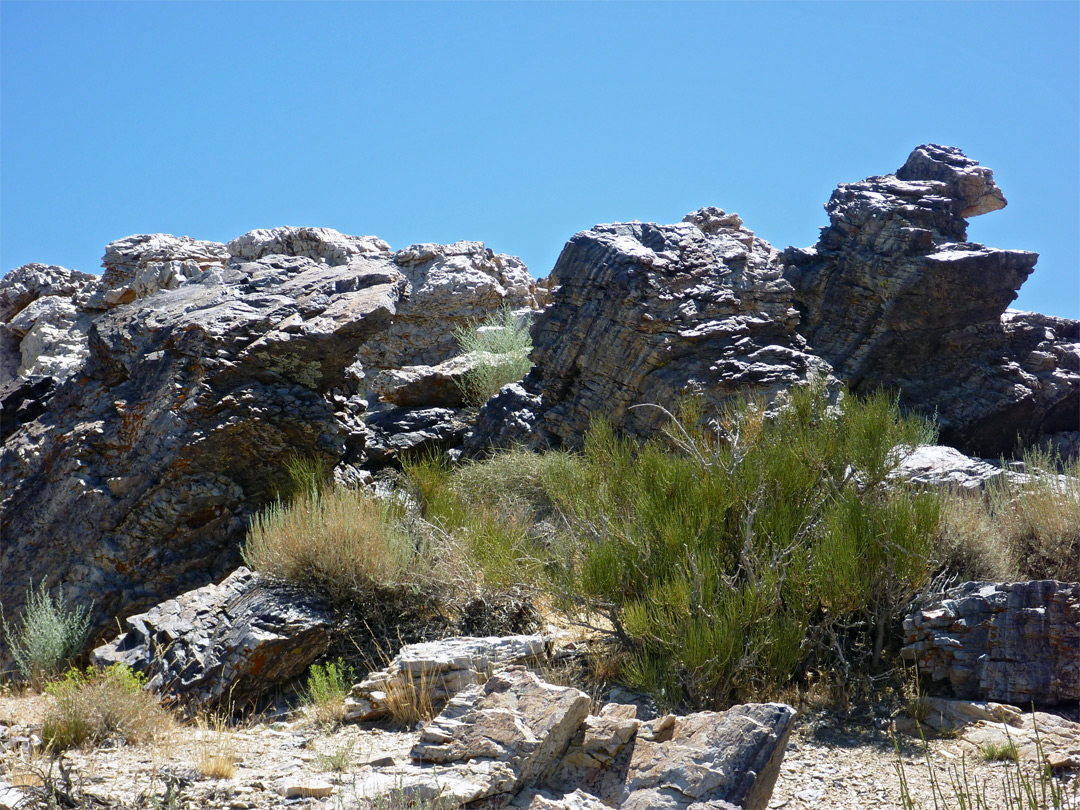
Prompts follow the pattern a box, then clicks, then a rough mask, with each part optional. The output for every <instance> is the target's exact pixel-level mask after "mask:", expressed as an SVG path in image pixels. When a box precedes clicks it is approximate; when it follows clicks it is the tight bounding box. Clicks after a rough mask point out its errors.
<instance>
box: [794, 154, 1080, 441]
mask: <svg viewBox="0 0 1080 810" xmlns="http://www.w3.org/2000/svg"><path fill="white" fill-rule="evenodd" d="M1004 205H1005V198H1004V195H1003V194H1002V193H1001V191H1000V189H998V187H997V186H996V185H995V183H994V179H993V173H992V172H991V171H990V170H989V169H987V168H985V167H982V166H979V165H978V163H976V162H975V161H973V160H970V159H969V158H967V157H965V156H964V154H963V153H962V152H961V151H960V150H958V149H954V148H951V147H942V146H937V145H933V144H930V145H925V146H920V147H918V148H917V149H915V151H913V152H912V153H911V156H910V157H909V158H908V160H907V162H906V163H905V164H904V165H903V166H902V167H901V168H900V169H899V170H898V171H897V172H896V174H895V175H887V176H884V177H871V178H868V179H866V180H863V181H861V182H858V183H845V184H841V185H840V186H839V187H838V188H837V190H836V191H835V192H834V193H833V195H832V197H831V198H830V200H829V202H828V204H827V205H826V206H825V208H826V211H828V214H829V222H830V224H829V226H828V227H826V228H823V229H822V234H821V239H820V240H819V241H818V243H817V244H816V245H815V246H814V247H811V248H806V249H795V248H789V249H788V250H787V251H785V253H784V256H783V264H784V276H785V278H786V279H787V280H788V281H790V282H791V283H792V285H794V287H795V302H796V305H797V306H798V309H799V311H800V313H801V316H802V317H801V321H800V324H799V331H800V333H801V334H802V335H804V336H805V337H806V339H807V340H808V341H809V342H810V344H811V345H812V346H813V348H814V351H815V352H817V353H818V354H820V355H821V356H822V357H823V358H824V359H826V360H827V361H828V362H829V363H831V364H832V366H833V368H834V369H835V373H836V375H837V376H838V377H840V378H841V379H842V380H843V381H844V382H845V383H847V385H848V386H849V387H850V388H851V389H852V390H853V391H856V392H859V391H869V390H874V389H877V388H887V389H891V390H895V391H897V392H898V393H899V394H900V398H901V402H902V404H903V405H904V406H906V407H911V408H915V409H917V410H919V411H921V412H923V413H925V414H926V415H928V416H934V415H936V417H937V419H938V423H939V425H940V427H941V436H942V440H943V441H944V442H945V443H947V444H952V445H955V446H956V447H958V448H959V449H961V450H963V451H964V452H966V453H969V454H972V455H982V456H997V455H999V454H1001V453H1002V452H1009V451H1011V450H1013V449H1014V447H1015V444H1016V439H1017V436H1018V435H1019V436H1020V437H1021V438H1022V439H1023V440H1024V441H1031V440H1034V439H1037V438H1039V437H1041V436H1043V435H1046V434H1054V433H1057V432H1059V431H1075V430H1076V429H1077V419H1078V414H1080V324H1078V323H1077V322H1076V321H1068V320H1065V319H1060V318H1047V317H1045V316H1041V315H1029V314H1023V313H1015V312H1013V313H1006V307H1007V306H1008V305H1009V303H1010V302H1011V301H1012V300H1014V299H1015V298H1016V291H1017V290H1018V289H1019V288H1020V285H1021V284H1023V282H1024V280H1025V279H1026V278H1027V277H1028V275H1029V274H1030V273H1031V272H1032V270H1033V268H1034V266H1035V262H1036V260H1037V259H1038V254H1036V253H1029V252H1026V251H1018V250H999V249H996V248H988V247H985V246H983V245H980V244H975V243H971V242H967V241H966V236H967V221H966V219H965V218H966V217H972V216H978V215H980V214H984V213H987V212H990V211H994V210H996V209H999V208H1002V207H1004Z"/></svg>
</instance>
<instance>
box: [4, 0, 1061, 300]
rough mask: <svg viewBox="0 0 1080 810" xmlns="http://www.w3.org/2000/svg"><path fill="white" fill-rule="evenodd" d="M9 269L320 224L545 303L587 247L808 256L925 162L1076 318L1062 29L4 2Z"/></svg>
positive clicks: (769, 12)
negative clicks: (831, 227) (843, 212)
mask: <svg viewBox="0 0 1080 810" xmlns="http://www.w3.org/2000/svg"><path fill="white" fill-rule="evenodd" d="M0 24H2V30H0V37H2V43H0V45H2V50H0V59H2V65H0V81H2V86H0V115H2V118H0V125H2V141H0V144H2V159H0V184H2V189H0V192H2V193H0V206H2V207H0V222H2V234H0V241H2V256H0V271H7V270H10V269H12V268H14V267H16V266H18V265H20V264H23V263H25V262H29V261H42V262H48V263H53V264H62V265H65V266H67V267H74V268H77V269H80V270H84V271H89V272H100V269H99V265H100V257H101V254H102V253H103V251H104V247H105V244H106V243H107V242H109V241H111V240H113V239H118V238H120V237H123V236H126V235H128V234H132V233H152V232H167V233H174V234H187V235H190V236H194V237H197V238H202V239H212V240H217V241H227V240H229V239H232V238H234V237H236V236H238V235H240V234H242V233H244V232H246V231H248V230H251V229H252V228H265V227H273V226H275V225H285V224H289V225H324V226H329V227H333V228H337V229H338V230H341V231H343V232H345V233H354V234H377V235H379V236H381V237H382V238H384V239H386V240H387V241H388V242H390V244H391V246H393V247H394V248H399V247H404V246H406V245H407V244H409V243H412V242H419V241H436V242H450V241H455V240H458V239H479V240H483V241H485V242H487V243H488V245H489V246H490V247H492V248H494V249H495V250H497V251H501V252H506V253H513V254H517V255H519V256H521V257H522V258H523V259H524V260H525V261H526V262H527V263H528V265H529V267H530V268H531V270H532V271H533V273H534V275H546V274H547V272H548V271H549V270H550V269H551V266H552V265H553V264H554V261H555V259H556V257H557V256H558V253H559V251H560V250H561V248H562V245H563V244H564V242H565V241H566V240H567V239H568V238H569V237H570V236H572V235H573V234H574V233H575V232H577V231H579V230H583V229H585V228H588V227H590V226H592V225H593V224H595V223H598V222H612V221H619V220H629V219H640V220H647V221H659V222H675V221H678V220H680V219H681V218H682V216H683V214H685V213H686V212H688V211H691V210H693V209H695V208H698V207H700V206H703V205H717V206H720V207H721V208H724V209H726V210H728V211H737V212H739V213H740V214H741V215H742V217H743V219H744V220H745V221H746V224H747V226H748V227H750V228H752V229H753V230H755V231H756V232H757V233H758V235H759V236H762V237H763V238H765V239H768V240H769V241H770V242H772V243H773V244H774V245H776V246H778V247H781V248H782V247H785V246H787V245H791V244H794V245H800V246H802V245H809V244H812V243H813V242H814V241H815V240H816V238H817V228H818V227H820V226H822V225H824V224H826V216H825V213H824V211H823V210H822V205H823V203H824V202H825V201H826V200H827V199H828V196H829V194H830V192H831V191H832V189H833V188H834V187H835V185H836V184H837V183H838V182H841V181H854V180H859V179H862V178H863V177H865V176H867V175H870V174H885V173H888V172H891V171H894V170H895V169H896V168H898V167H899V166H900V165H901V164H902V163H903V161H904V159H905V158H906V156H907V154H908V152H909V151H910V150H911V149H912V148H913V147H914V146H916V145H917V144H920V143H924V142H928V141H929V142H936V143H943V144H950V145H954V146H959V147H961V148H963V149H964V150H965V151H966V152H967V154H968V155H969V156H971V157H973V158H975V159H976V160H979V161H981V162H982V163H983V164H984V165H987V166H990V167H991V168H993V169H994V171H995V176H996V178H997V180H998V183H999V185H1000V186H1001V187H1002V189H1003V190H1004V192H1005V195H1006V197H1008V199H1009V207H1008V208H1007V209H1005V210H1004V211H1000V212H997V213H994V214H990V215H988V216H985V217H980V218H978V219H975V220H973V221H972V224H971V228H970V231H969V238H971V239H972V240H973V241H980V242H985V243H987V244H990V245H993V246H996V247H1008V248H1023V249H1028V250H1035V251H1038V252H1040V253H1041V254H1042V258H1041V259H1040V260H1039V264H1038V266H1037V267H1036V270H1035V274H1034V275H1033V276H1032V277H1031V279H1030V280H1029V281H1028V283H1027V285H1025V287H1024V289H1023V291H1022V292H1021V297H1020V299H1019V300H1018V302H1017V303H1016V304H1014V306H1019V307H1021V308H1024V309H1034V310H1039V311H1043V312H1047V313H1051V314H1057V315H1065V316H1069V317H1078V316H1080V270H1078V267H1080V264H1078V262H1080V242H1078V224H1080V210H1078V198H1080V193H1078V189H1080V122H1078V113H1080V53H1078V40H1080V4H1078V3H1076V2H1053V3H1040V2H1014V3H984V2H961V3H936V2H923V3H913V2H904V3H896V4H892V3H879V2H865V3H825V4H818V3H809V2H800V3H794V4H787V3H780V2H759V3H691V4H676V3H663V4H660V3H633V4H619V3H566V4H563V3H544V4H533V3H513V4H496V3H393V4H375V3H344V2H342V3H327V4H323V3H313V2H312V3H256V2H248V3H236V4H233V3H223V2H221V3H219V2H214V3H166V2H160V3H149V2H146V3H130V2H125V3H109V4H99V3H61V2H16V1H15V0H4V1H3V2H2V3H0Z"/></svg>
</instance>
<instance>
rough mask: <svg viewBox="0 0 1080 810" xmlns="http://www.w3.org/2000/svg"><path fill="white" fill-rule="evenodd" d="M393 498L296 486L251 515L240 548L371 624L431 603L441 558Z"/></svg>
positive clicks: (436, 600)
mask: <svg viewBox="0 0 1080 810" xmlns="http://www.w3.org/2000/svg"><path fill="white" fill-rule="evenodd" d="M403 516H404V510H403V508H402V507H401V506H400V504H396V503H391V502H388V501H385V500H380V499H379V498H377V497H375V496H374V495H372V494H371V493H369V492H366V491H362V490H354V489H348V488H345V487H342V486H337V485H331V486H325V487H322V488H319V487H314V486H313V487H309V488H307V489H301V490H300V491H299V492H298V493H297V494H296V496H295V497H294V498H293V500H292V501H290V502H288V503H285V502H282V501H278V502H276V503H273V504H271V505H270V506H268V507H267V508H266V509H264V510H263V511H262V512H260V513H259V514H257V515H255V517H254V518H253V519H252V521H251V523H250V526H249V528H248V533H247V539H246V541H245V543H244V546H243V549H242V553H243V557H244V560H245V562H246V563H247V565H248V566H250V567H251V568H253V569H255V570H257V571H261V572H263V573H266V574H269V575H271V576H276V577H279V578H281V579H283V580H287V581H290V582H294V583H296V584H299V585H302V586H305V587H309V588H312V589H314V590H317V591H319V592H321V593H323V594H324V595H326V596H328V597H329V598H330V599H332V600H333V601H334V602H335V603H337V604H340V605H347V606H349V607H350V609H351V610H353V611H354V612H356V613H357V614H358V615H364V616H365V617H367V620H368V621H369V622H370V623H371V624H372V625H373V626H374V625H376V624H379V623H380V617H382V619H384V620H385V621H386V622H391V623H392V621H393V620H395V619H396V618H397V617H398V616H400V615H404V614H418V613H423V612H424V611H434V610H436V609H437V608H438V606H439V604H440V600H441V598H442V596H443V593H444V586H445V582H444V580H443V579H441V578H440V576H441V574H440V565H441V564H442V563H443V562H445V561H446V559H447V555H446V553H445V550H443V552H441V553H439V552H437V551H436V549H435V548H434V547H433V546H432V545H431V544H430V543H429V539H428V538H425V537H424V536H422V535H419V534H417V533H414V532H411V531H409V530H408V528H407V527H406V525H405V523H404V521H403Z"/></svg>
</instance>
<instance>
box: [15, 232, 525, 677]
mask: <svg viewBox="0 0 1080 810" xmlns="http://www.w3.org/2000/svg"><path fill="white" fill-rule="evenodd" d="M105 264H106V268H107V269H106V273H105V276H103V277H102V278H101V279H96V278H93V277H83V276H82V274H74V273H72V272H70V271H65V270H63V269H62V268H49V267H44V266H36V265H35V266H28V267H27V268H22V269H20V270H19V271H15V272H13V273H11V274H9V275H8V276H6V277H4V278H3V279H2V280H0V308H2V311H3V313H4V316H5V320H4V322H3V323H0V334H2V335H6V336H8V337H10V338H11V339H13V340H16V341H19V343H20V344H22V345H21V346H15V348H14V350H15V351H20V350H21V348H22V347H25V346H29V345H30V344H29V343H28V342H29V341H33V350H32V352H31V353H32V354H33V355H34V356H35V360H34V366H33V368H32V369H31V368H30V367H29V366H28V365H27V364H26V363H21V365H22V368H21V370H20V369H19V368H16V369H15V370H14V371H13V372H12V376H11V379H9V380H8V381H7V384H6V385H0V402H2V403H3V407H4V412H3V417H4V418H3V433H4V446H3V449H2V450H0V534H2V536H3V538H4V542H3V546H2V549H0V603H2V604H3V606H4V609H5V613H6V615H7V616H8V617H9V621H11V620H17V618H18V615H19V613H20V611H21V608H22V606H23V603H24V601H25V597H26V591H27V583H34V584H35V586H36V585H37V584H38V583H41V582H44V583H45V586H46V587H47V588H55V586H57V585H60V584H63V586H64V596H65V598H67V599H68V600H69V601H71V602H77V603H79V604H82V605H86V606H91V605H92V608H91V618H92V623H93V628H94V632H95V633H96V632H99V631H101V630H104V629H105V628H107V627H108V626H109V625H111V624H112V622H113V620H114V617H117V616H119V617H120V618H121V619H122V618H124V617H125V616H130V615H132V614H134V613H137V612H139V611H140V610H144V609H146V608H148V607H150V606H151V605H153V604H155V603H158V602H161V601H163V600H165V599H168V598H170V597H173V596H175V595H177V594H179V593H183V592H185V591H188V590H192V589H195V588H198V587H201V586H203V585H205V584H207V583H209V582H212V581H218V580H220V579H221V578H223V577H224V576H225V575H226V574H228V573H229V572H230V571H232V570H233V569H234V568H236V566H237V565H238V564H239V555H238V547H239V542H240V541H241V540H242V539H243V535H244V530H245V526H246V521H247V519H248V518H249V516H250V515H251V514H252V512H253V511H255V510H258V509H260V508H261V507H263V506H264V505H265V504H267V503H268V502H270V501H271V500H273V499H274V498H275V497H277V495H278V493H279V492H281V491H283V490H284V488H285V487H286V486H287V476H286V473H285V470H286V466H287V463H288V461H289V460H290V459H291V458H293V457H294V456H296V455H302V456H315V457H317V458H319V459H321V460H322V461H323V462H325V463H326V464H327V465H328V466H329V467H333V466H334V465H336V464H339V463H340V464H341V465H342V467H343V468H345V469H346V471H348V470H352V471H353V472H354V473H355V472H356V471H357V469H358V468H363V467H364V466H373V467H378V466H382V465H384V464H386V463H390V462H392V461H393V460H394V459H395V458H396V456H397V455H398V454H400V453H401V452H404V451H405V450H407V449H409V448H413V447H423V446H425V445H437V446H445V447H451V446H453V445H454V444H456V443H459V442H460V440H461V438H462V437H463V435H464V434H465V432H466V429H467V427H468V425H467V423H466V422H465V421H463V420H462V419H461V417H460V416H459V414H458V411H457V410H456V409H453V408H422V407H420V408H417V407H401V408H399V407H396V406H392V405H391V404H389V403H387V404H385V405H380V404H379V403H377V402H373V403H372V404H373V405H374V406H375V410H376V411H378V413H376V414H371V416H372V423H371V425H368V424H365V418H366V417H367V416H368V414H367V413H366V411H367V406H368V402H367V401H366V400H365V395H366V393H367V392H366V390H365V389H364V375H365V374H366V373H367V372H365V371H364V366H363V362H364V361H370V358H371V357H374V356H378V357H381V358H382V361H383V362H385V363H390V364H392V363H393V362H397V361H399V360H400V362H402V363H403V364H416V363H426V362H435V363H441V362H444V361H445V360H447V359H448V358H449V356H450V355H452V354H453V353H454V352H455V351H456V346H457V343H456V340H455V338H454V335H453V331H454V329H455V327H457V326H459V325H461V324H464V323H468V322H471V321H472V320H473V319H478V318H480V317H482V316H483V315H485V314H489V313H491V312H494V311H497V310H498V309H499V308H500V307H501V306H504V305H505V306H511V307H514V308H520V307H531V306H535V299H533V298H531V297H530V296H531V293H530V290H531V287H530V286H529V283H528V282H526V281H525V279H528V273H527V272H526V271H525V270H524V266H523V265H521V264H520V262H519V261H517V260H516V259H513V258H512V257H507V256H499V255H496V254H493V253H492V252H491V251H489V250H487V249H486V248H484V246H483V245H482V244H480V243H459V244H458V245H456V246H450V247H448V248H442V247H441V246H432V245H424V246H420V247H414V248H408V249H406V250H405V251H401V252H399V253H398V254H394V253H391V252H390V250H389V248H388V247H387V246H386V244H385V243H384V242H382V241H381V240H378V239H376V238H375V237H352V236H346V235H343V234H339V233H337V232H336V231H332V230H329V229H322V228H279V229H274V230H273V231H254V232H252V233H251V234H247V235H245V236H243V237H240V238H239V239H237V240H234V241H233V242H230V243H229V244H228V245H221V244H218V243H213V242H199V241H196V240H193V239H189V238H187V237H183V238H178V237H173V236H167V235H160V234H158V235H152V236H134V237H129V238H127V239H123V240H119V241H117V242H114V243H112V244H111V245H109V248H108V250H107V252H106V255H105ZM403 268H404V269H403ZM522 276H524V278H522ZM87 278H89V279H91V280H87ZM529 281H531V279H530V280H529ZM429 288H430V289H429ZM425 291H427V292H425ZM112 293H116V294H115V295H113V294H112ZM403 309H404V310H405V312H406V314H407V316H408V317H407V319H406V322H405V323H400V322H399V321H398V320H397V318H398V315H399V312H400V311H401V310H403ZM409 313H411V314H409ZM31 315H32V316H33V317H31ZM31 322H32V323H31ZM57 324H67V325H68V326H67V328H66V331H65V330H64V329H61V328H59V327H57V326H56V325H57ZM45 326H48V329H47V330H46V329H45V328H44V327H45ZM50 330H51V331H50ZM76 333H77V334H76ZM36 334H37V335H40V336H41V339H38V338H36V337H35V335H36ZM73 335H74V337H73ZM384 337H385V338H386V340H385V341H384V340H383V338H384ZM429 344H430V345H429ZM375 345H377V346H378V347H379V348H378V349H373V348H372V346H375ZM64 347H66V348H64ZM387 347H392V348H393V351H391V350H390V349H389V348H387ZM9 348H10V347H9ZM429 349H430V350H429ZM358 351H360V353H361V355H362V358H361V363H358V362H357V358H358ZM25 353H26V352H23V354H25ZM58 357H59V358H61V359H62V360H63V362H54V361H53V359H55V358H58ZM49 358H53V359H49ZM387 367H389V366H387ZM28 369H29V370H28ZM421 399H422V397H417V396H413V397H411V398H409V400H408V402H409V403H410V406H416V405H417V404H419V401H420V400H421ZM369 440H370V442H371V452H370V453H369V452H368V451H367V445H368V442H369ZM345 477H349V476H345ZM352 477H354V478H356V477H358V476H357V475H353V476H352ZM360 477H362V476H360ZM5 657H6V652H5V650H4V648H3V641H2V640H0V663H2V662H3V661H4V660H5Z"/></svg>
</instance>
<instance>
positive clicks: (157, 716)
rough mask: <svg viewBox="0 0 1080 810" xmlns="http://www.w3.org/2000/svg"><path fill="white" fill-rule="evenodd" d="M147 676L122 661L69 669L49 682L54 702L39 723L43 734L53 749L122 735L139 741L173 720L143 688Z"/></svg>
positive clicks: (166, 727) (144, 739) (98, 741)
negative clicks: (102, 667)
mask: <svg viewBox="0 0 1080 810" xmlns="http://www.w3.org/2000/svg"><path fill="white" fill-rule="evenodd" d="M145 683H146V679H145V678H144V677H143V676H142V675H140V674H138V673H136V672H133V671H132V670H131V669H130V668H128V667H126V666H124V665H123V664H114V665H113V666H111V667H109V668H108V669H105V670H97V669H94V668H93V667H89V668H87V670H86V671H85V672H80V671H79V670H77V669H69V670H68V671H67V673H66V674H65V676H64V678H63V679H62V680H60V681H57V682H55V683H52V684H49V686H48V687H47V690H46V691H48V693H49V694H50V695H52V697H53V699H54V703H53V705H52V707H51V708H50V709H49V711H48V713H47V715H46V717H45V720H44V722H43V723H42V728H41V738H42V740H43V741H44V742H45V744H46V745H48V746H49V747H50V748H51V749H52V750H54V751H62V750H65V749H67V748H72V747H75V746H80V745H85V744H88V743H89V744H94V743H103V742H105V741H106V740H109V739H120V740H123V741H124V742H129V743H140V742H145V741H147V740H150V739H153V738H154V737H155V736H157V735H158V734H161V733H162V732H164V731H166V730H167V729H169V728H170V727H171V725H172V718H171V716H170V715H169V714H168V713H167V712H166V711H165V710H164V709H163V708H162V707H161V705H160V703H159V702H158V700H157V698H156V697H155V696H154V695H152V694H151V693H149V692H146V691H145V690H144V688H143V687H144V686H145Z"/></svg>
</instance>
